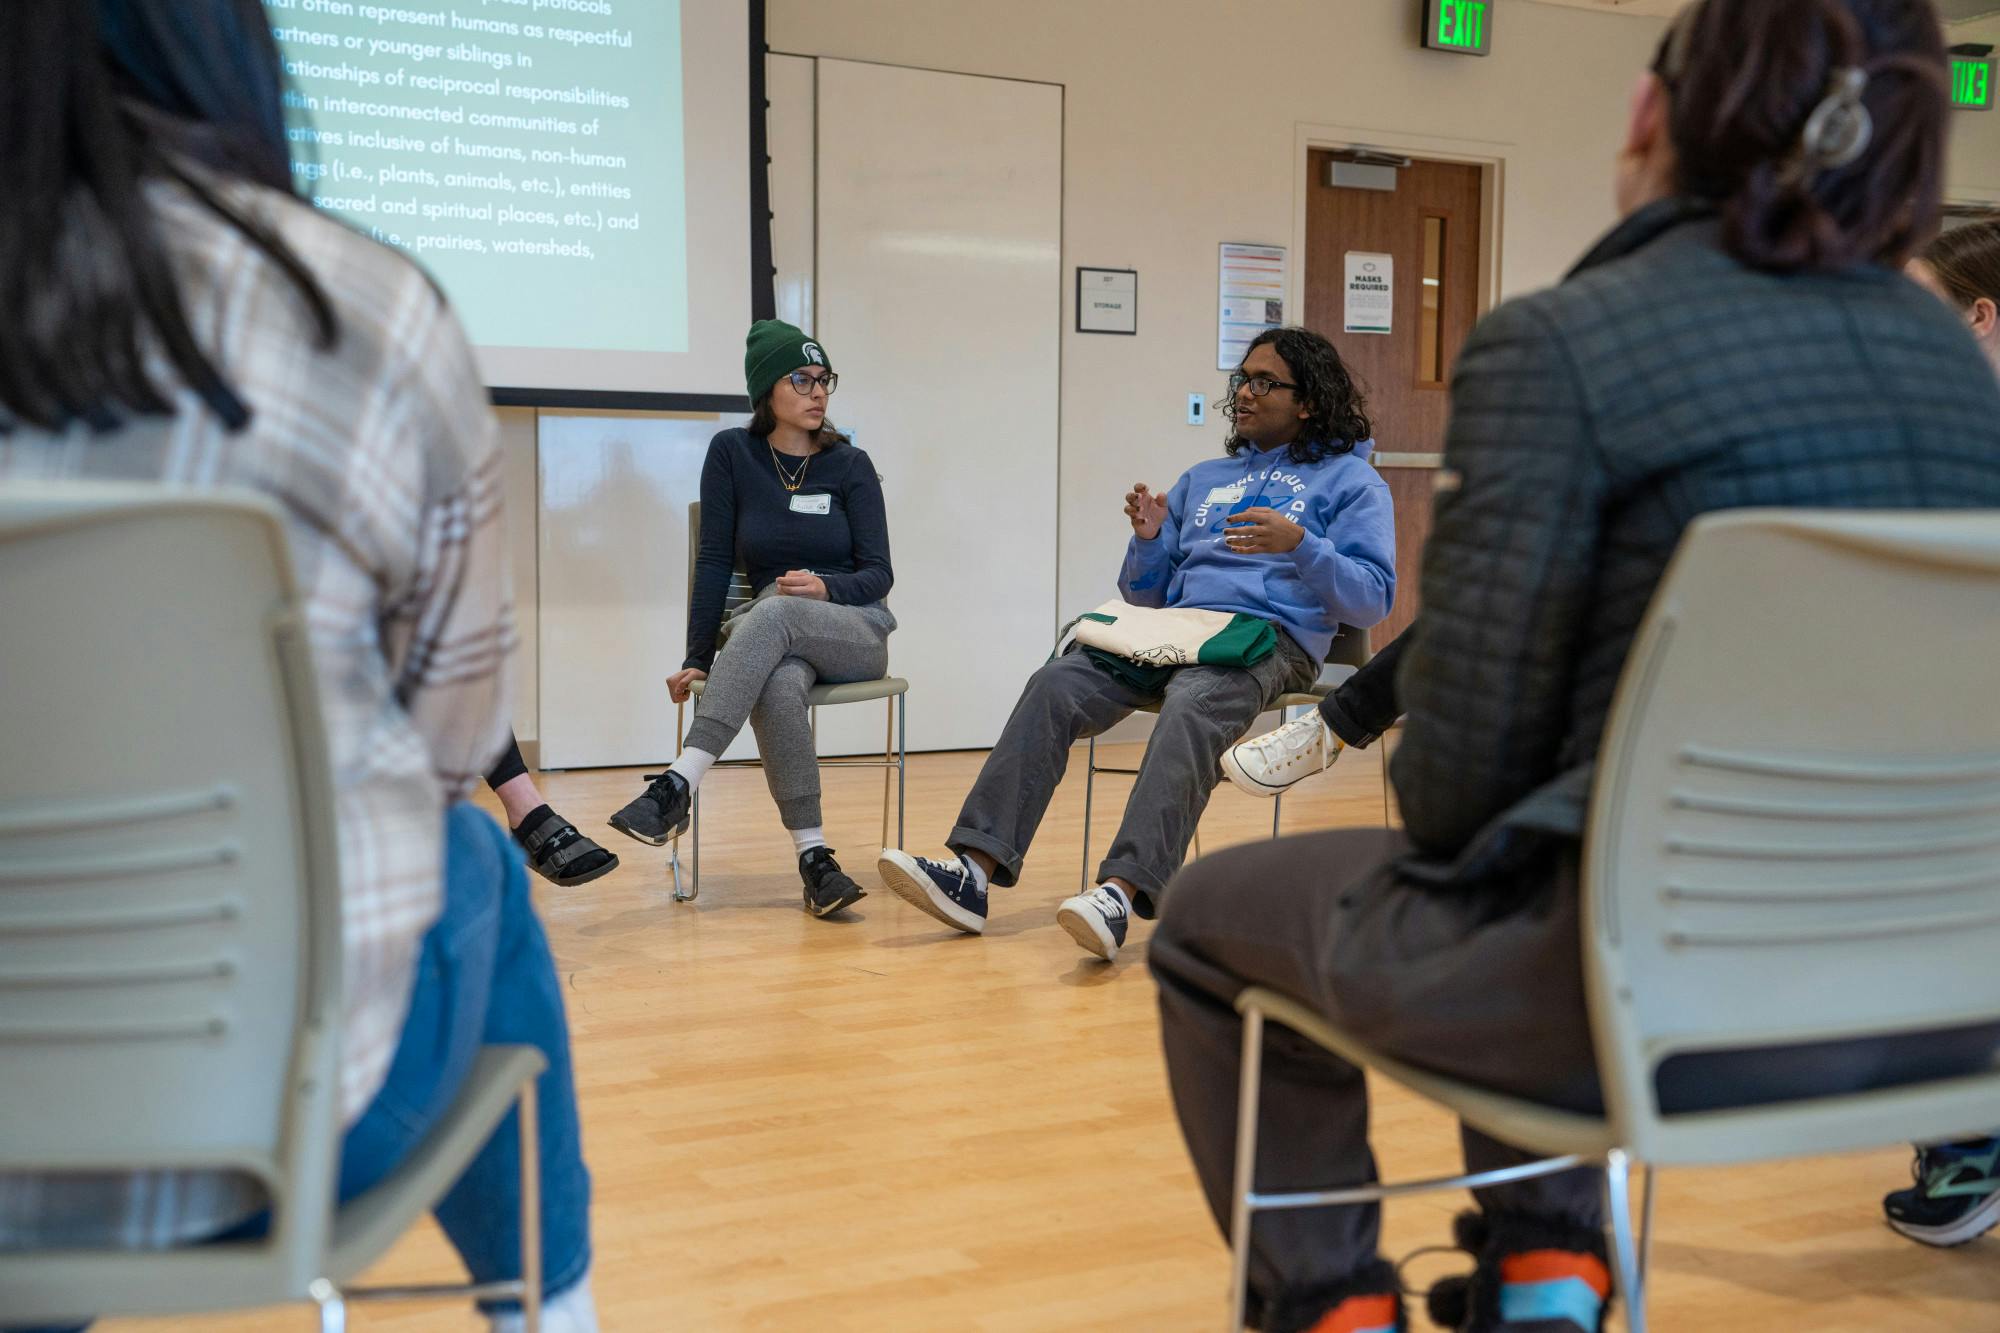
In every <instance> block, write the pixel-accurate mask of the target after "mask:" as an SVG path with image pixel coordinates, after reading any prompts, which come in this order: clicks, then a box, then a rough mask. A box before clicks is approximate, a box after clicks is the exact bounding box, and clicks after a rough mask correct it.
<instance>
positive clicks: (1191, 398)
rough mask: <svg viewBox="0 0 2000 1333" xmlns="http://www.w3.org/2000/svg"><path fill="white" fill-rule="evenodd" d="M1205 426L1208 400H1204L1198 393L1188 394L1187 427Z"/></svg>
mask: <svg viewBox="0 0 2000 1333" xmlns="http://www.w3.org/2000/svg"><path fill="white" fill-rule="evenodd" d="M1207 424H1208V400H1207V399H1206V398H1203V397H1202V396H1201V395H1200V394H1198V393H1191V394H1189V395H1188V425H1190V426H1205V425H1207Z"/></svg>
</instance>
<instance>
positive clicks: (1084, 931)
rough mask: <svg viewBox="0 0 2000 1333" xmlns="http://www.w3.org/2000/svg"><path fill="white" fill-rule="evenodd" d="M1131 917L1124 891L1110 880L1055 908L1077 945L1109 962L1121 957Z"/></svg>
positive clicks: (1057, 915)
mask: <svg viewBox="0 0 2000 1333" xmlns="http://www.w3.org/2000/svg"><path fill="white" fill-rule="evenodd" d="M1131 919H1132V913H1131V912H1130V911H1128V910H1127V909H1126V906H1125V899H1124V895H1122V894H1120V893H1119V892H1118V891H1117V890H1115V889H1113V888H1112V887H1111V886H1110V885H1109V884H1100V885H1098V886H1097V887H1096V888H1094V889H1092V890H1091V891H1090V892H1089V893H1079V894H1077V895H1076V896H1075V897H1074V898H1070V899H1067V900H1066V901H1064V903H1063V905H1062V906H1061V907H1059V908H1057V909H1056V923H1057V924H1058V925H1060V926H1061V927H1062V928H1063V929H1064V930H1066V931H1068V932H1069V937H1070V938H1071V939H1073V940H1075V941H1076V942H1077V946H1078V947H1079V948H1081V949H1082V950H1083V951H1084V952H1085V953H1094V954H1096V955H1097V956H1098V957H1099V958H1102V959H1103V960H1104V961H1105V962H1107V963H1115V962H1117V961H1118V950H1119V947H1120V946H1122V945H1123V944H1124V943H1125V927H1126V925H1127V924H1129V923H1130V922H1131Z"/></svg>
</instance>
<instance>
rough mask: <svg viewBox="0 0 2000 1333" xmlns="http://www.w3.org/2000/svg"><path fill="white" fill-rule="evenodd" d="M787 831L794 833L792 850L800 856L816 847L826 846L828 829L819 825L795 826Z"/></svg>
mask: <svg viewBox="0 0 2000 1333" xmlns="http://www.w3.org/2000/svg"><path fill="white" fill-rule="evenodd" d="M786 831H787V832H788V833H790V834H791V835H792V850H793V851H795V852H797V853H798V854H799V855H800V856H804V855H805V854H806V853H807V852H809V851H811V850H812V849H813V848H815V847H824V846H826V830H825V829H823V828H820V827H818V826H817V825H815V826H814V827H812V828H795V829H788V830H786Z"/></svg>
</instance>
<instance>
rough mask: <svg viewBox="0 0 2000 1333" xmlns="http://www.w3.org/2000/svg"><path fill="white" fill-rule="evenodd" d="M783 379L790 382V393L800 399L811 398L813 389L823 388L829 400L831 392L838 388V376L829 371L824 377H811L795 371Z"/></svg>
mask: <svg viewBox="0 0 2000 1333" xmlns="http://www.w3.org/2000/svg"><path fill="white" fill-rule="evenodd" d="M785 378H786V379H788V380H790V381H791V384H792V392H793V393H796V394H797V395H798V396H799V397H801V398H810V397H812V392H813V390H814V389H815V388H824V389H825V390H826V396H827V397H829V398H831V397H833V391H834V390H835V389H837V388H839V387H840V376H838V375H836V374H834V373H833V372H832V371H830V370H829V371H827V372H826V374H824V375H811V374H807V373H806V372H805V371H803V370H795V371H793V372H792V373H791V374H789V375H787V376H785Z"/></svg>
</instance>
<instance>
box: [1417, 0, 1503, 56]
mask: <svg viewBox="0 0 2000 1333" xmlns="http://www.w3.org/2000/svg"><path fill="white" fill-rule="evenodd" d="M1495 3H1496V0H1424V45H1425V46H1428V47H1429V48H1430V49H1431V50H1433V51H1451V52H1454V53H1456V54H1458V55H1462V56H1483V55H1485V54H1487V53H1488V52H1489V51H1491V50H1492V49H1493V7H1494V4H1495Z"/></svg>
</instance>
